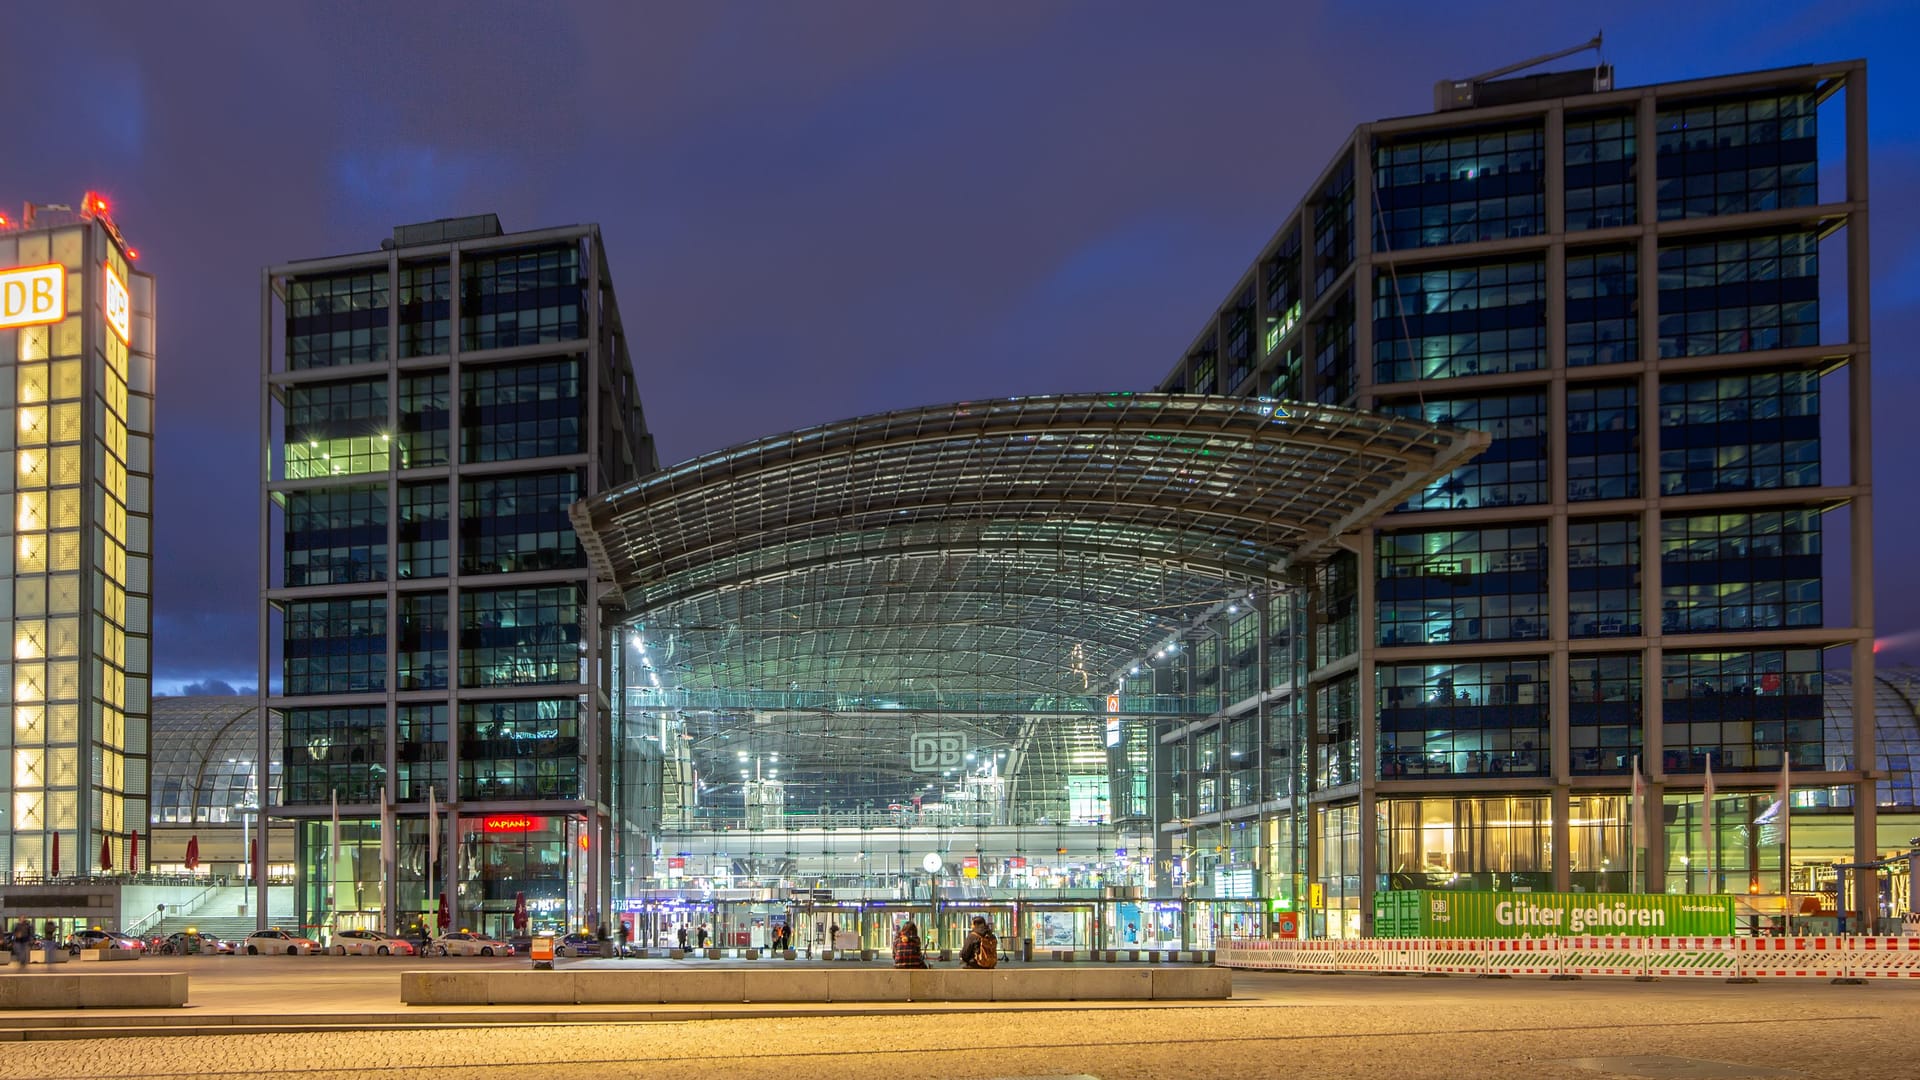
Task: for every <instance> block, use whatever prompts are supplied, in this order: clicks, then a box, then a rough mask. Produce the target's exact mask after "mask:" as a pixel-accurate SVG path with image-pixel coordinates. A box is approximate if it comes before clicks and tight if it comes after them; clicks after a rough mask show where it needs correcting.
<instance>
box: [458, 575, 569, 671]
mask: <svg viewBox="0 0 1920 1080" xmlns="http://www.w3.org/2000/svg"><path fill="white" fill-rule="evenodd" d="M584 617H585V616H584V613H583V612H582V610H581V590H580V587H579V586H577V585H551V586H543V587H540V588H529V589H475V590H470V591H467V592H463V593H461V594H460V685H461V686H522V685H526V684H529V683H553V682H576V681H578V680H579V679H580V677H581V671H580V664H581V659H580V634H581V626H582V623H583V621H584Z"/></svg>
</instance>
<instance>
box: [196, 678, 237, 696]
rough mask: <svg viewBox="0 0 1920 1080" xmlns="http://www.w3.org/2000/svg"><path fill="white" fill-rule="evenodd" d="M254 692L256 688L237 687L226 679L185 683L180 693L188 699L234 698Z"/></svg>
mask: <svg viewBox="0 0 1920 1080" xmlns="http://www.w3.org/2000/svg"><path fill="white" fill-rule="evenodd" d="M254 692H255V688H254V687H251V686H242V687H235V686H234V685H233V684H232V683H230V682H228V681H227V680H225V679H206V680H203V681H201V682H190V683H185V684H183V685H182V686H181V687H180V693H181V694H182V695H184V696H186V697H232V696H235V695H241V696H245V695H248V694H252V693H254Z"/></svg>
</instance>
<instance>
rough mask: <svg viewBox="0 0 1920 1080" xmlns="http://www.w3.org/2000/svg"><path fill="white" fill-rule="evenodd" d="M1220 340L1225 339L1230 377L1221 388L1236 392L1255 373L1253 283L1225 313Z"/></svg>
mask: <svg viewBox="0 0 1920 1080" xmlns="http://www.w3.org/2000/svg"><path fill="white" fill-rule="evenodd" d="M1220 340H1221V341H1222V342H1223V343H1225V346H1226V360H1227V364H1226V368H1227V378H1226V381H1225V382H1223V383H1222V384H1221V386H1220V388H1221V389H1222V390H1223V391H1225V392H1227V393H1232V392H1234V391H1235V390H1237V389H1239V387H1240V383H1241V382H1242V381H1243V380H1245V379H1246V377H1247V376H1248V375H1251V374H1253V286H1251V285H1249V286H1247V287H1246V289H1245V290H1243V291H1242V292H1241V294H1240V297H1239V299H1238V300H1236V301H1234V305H1233V306H1232V307H1231V308H1228V309H1227V312H1226V314H1225V315H1224V316H1222V318H1221V320H1220Z"/></svg>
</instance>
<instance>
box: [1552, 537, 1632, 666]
mask: <svg viewBox="0 0 1920 1080" xmlns="http://www.w3.org/2000/svg"><path fill="white" fill-rule="evenodd" d="M1640 628H1641V619H1640V522H1639V520H1638V519H1636V518H1619V519H1601V520H1595V521H1586V520H1574V521H1569V522H1568V523H1567V633H1568V635H1569V636H1572V637H1635V636H1638V635H1639V633H1640Z"/></svg>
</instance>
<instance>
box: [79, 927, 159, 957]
mask: <svg viewBox="0 0 1920 1080" xmlns="http://www.w3.org/2000/svg"><path fill="white" fill-rule="evenodd" d="M82 949H131V950H132V951H134V952H137V953H141V954H145V953H146V951H147V943H146V942H144V941H141V940H140V939H139V938H136V937H128V936H127V935H125V934H122V933H119V932H117V931H113V930H102V929H100V928H99V927H97V926H96V927H94V928H92V929H90V930H75V931H74V932H73V934H72V935H71V936H69V937H68V938H67V952H68V953H69V954H71V955H74V956H78V955H79V954H80V950H82Z"/></svg>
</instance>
